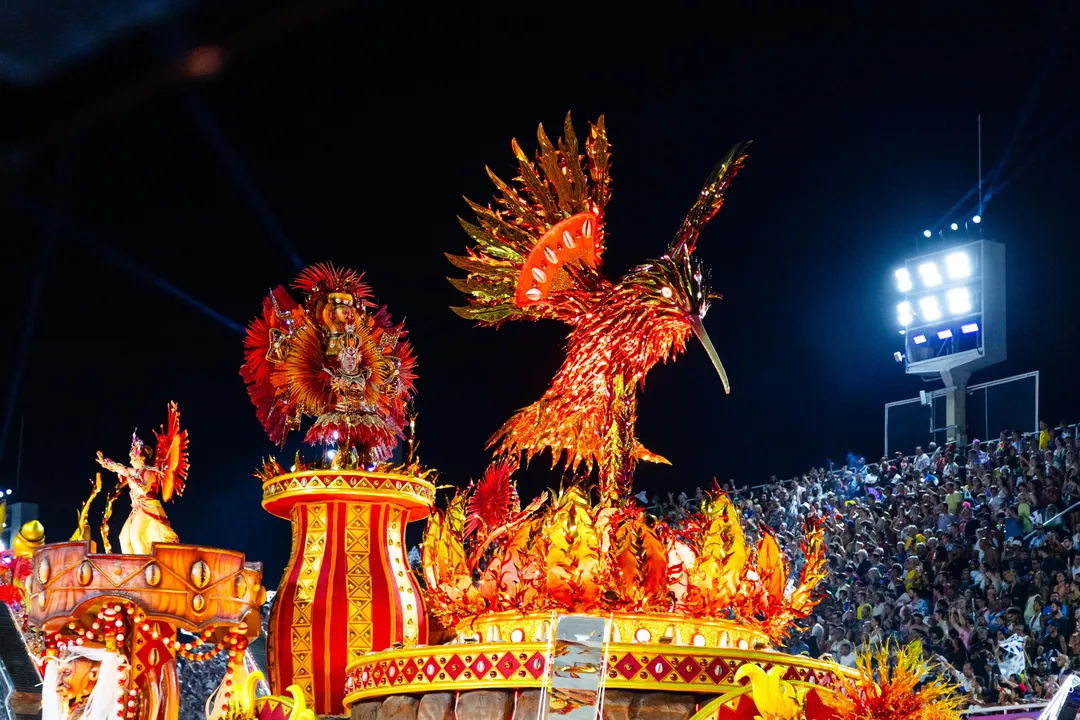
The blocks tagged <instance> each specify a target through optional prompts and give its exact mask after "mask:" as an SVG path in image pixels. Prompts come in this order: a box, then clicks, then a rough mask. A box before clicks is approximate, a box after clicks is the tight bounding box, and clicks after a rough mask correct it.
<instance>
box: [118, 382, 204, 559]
mask: <svg viewBox="0 0 1080 720" xmlns="http://www.w3.org/2000/svg"><path fill="white" fill-rule="evenodd" d="M154 435H155V436H156V439H157V449H156V450H155V449H154V448H150V447H148V446H146V445H144V444H143V441H142V440H140V439H139V436H138V434H137V431H136V433H132V435H131V451H130V452H129V453H128V457H129V458H130V459H131V465H130V466H127V465H121V464H120V463H118V462H114V461H113V460H110V459H109V458H107V457H105V456H104V455H103V454H102V452H101V451H100V450H99V451H98V454H97V461H98V464H99V465H101V466H102V467H103V468H105V469H106V470H108V471H109V472H113V473H116V477H117V481H118V485H117V487H116V490H115V491H114V495H115V494H118V493H119V491H120V489H121V488H122V487H124V486H126V487H127V488H128V491H129V493H130V495H131V514H130V515H128V519H127V522H125V523H124V527H123V528H121V530H120V551H121V552H122V553H124V554H126V555H149V554H150V549H151V546H152V545H153V544H154V543H156V542H158V543H175V542H178V540H179V538H178V536H177V534H176V532H175V531H174V530H173V529H172V526H171V525H170V524H169V518H168V517H167V516H166V515H165V508H164V507H163V506H162V503H163V502H169V501H170V500H172V498H173V496H178V495H182V494H183V493H184V482H185V481H186V480H187V473H188V467H189V464H188V432H187V430H183V431H181V430H180V411H179V410H178V409H177V407H176V403H175V402H172V403H169V419H168V424H167V425H166V426H162V428H161V431H160V432H156V431H155V433H154ZM155 458H156V459H157V465H151V464H150V463H152V462H154V459H155ZM110 507H111V504H110Z"/></svg>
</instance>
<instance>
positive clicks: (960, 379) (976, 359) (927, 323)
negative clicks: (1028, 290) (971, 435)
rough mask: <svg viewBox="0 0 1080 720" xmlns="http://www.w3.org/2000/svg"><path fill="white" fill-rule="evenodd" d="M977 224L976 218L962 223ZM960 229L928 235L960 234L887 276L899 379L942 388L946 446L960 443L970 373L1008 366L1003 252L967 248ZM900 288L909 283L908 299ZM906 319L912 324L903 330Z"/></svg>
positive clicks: (993, 247) (975, 245)
mask: <svg viewBox="0 0 1080 720" xmlns="http://www.w3.org/2000/svg"><path fill="white" fill-rule="evenodd" d="M981 220H982V218H980V217H979V216H977V215H976V216H974V217H971V218H970V219H969V220H968V221H967V223H976V224H977V223H979V222H981ZM960 225H965V223H963V222H959V221H957V222H956V223H953V222H952V221H951V220H950V221H949V222H947V223H945V224H944V225H942V226H941V228H935V229H934V230H933V233H937V232H938V229H942V230H949V228H951V227H955V228H957V230H955V231H953V232H951V233H949V234H947V235H944V234H943V235H942V239H943V240H944V239H945V238H952V239H953V241H952V242H948V243H947V244H946V243H943V246H942V247H940V248H937V249H934V250H929V251H925V252H923V253H921V254H918V255H915V256H912V257H908V258H907V259H905V260H904V262H903V263H902V269H900V270H898V269H895V267H894V268H893V269H892V271H891V272H892V277H893V278H894V281H895V282H896V287H897V288H898V289H899V290H900V291H901V292H900V295H901V296H900V297H898V298H896V299H895V300H893V301H892V303H893V304H892V305H891V307H895V308H896V309H897V315H896V316H895V317H897V318H898V319H900V320H901V322H900V324H899V325H894V326H893V327H896V328H902V329H903V330H904V333H903V334H902V335H901V337H902V338H903V343H904V363H903V367H904V372H905V373H907V374H909V375H922V376H924V378H925V377H926V376H934V375H936V376H939V377H940V378H941V380H942V381H943V382H944V384H945V391H944V394H945V398H946V403H945V423H944V425H943V426H942V428H943V429H944V430H945V432H946V433H947V434H946V439H948V440H949V441H950V442H953V441H955V442H962V441H963V438H964V436H965V433H966V429H967V420H966V410H965V403H966V395H965V393H966V388H967V383H968V379H969V378H970V377H971V373H972V372H974V371H976V370H980V369H982V368H985V367H989V366H990V365H994V364H995V363H999V362H1001V361H1003V360H1005V358H1006V347H1005V329H1006V328H1005V246H1004V245H1002V244H1001V243H999V242H991V241H989V240H965V239H963V238H962V237H961V236H960V232H962V231H963V229H964V228H962V227H959V226H960ZM968 227H970V225H968ZM933 233H924V234H927V236H928V237H932V235H933ZM902 270H906V271H907V274H905V273H904V272H903V271H902ZM904 280H909V281H911V287H910V288H909V289H908V290H906V291H905V290H904V288H906V287H908V285H907V283H905V282H904ZM897 303H900V304H897ZM904 303H910V306H911V309H912V311H910V312H906V311H908V310H909V306H908V305H905V304H904ZM909 317H910V318H911V322H906V321H907V320H908V318H909ZM934 422H937V421H934ZM935 432H936V430H935ZM940 441H941V439H940V438H939V439H938V442H939V444H940Z"/></svg>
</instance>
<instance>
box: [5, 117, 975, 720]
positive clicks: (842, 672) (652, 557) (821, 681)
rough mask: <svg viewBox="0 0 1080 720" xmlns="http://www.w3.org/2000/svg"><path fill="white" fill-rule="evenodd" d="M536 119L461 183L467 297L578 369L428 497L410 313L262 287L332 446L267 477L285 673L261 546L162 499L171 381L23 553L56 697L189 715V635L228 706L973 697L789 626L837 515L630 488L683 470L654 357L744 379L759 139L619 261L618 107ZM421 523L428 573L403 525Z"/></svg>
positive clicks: (638, 713) (478, 711) (267, 421)
mask: <svg viewBox="0 0 1080 720" xmlns="http://www.w3.org/2000/svg"><path fill="white" fill-rule="evenodd" d="M537 140H538V144H539V149H538V151H537V152H536V154H535V156H534V157H530V156H529V155H527V154H526V153H525V151H524V150H523V149H522V147H521V146H520V145H519V144H518V143H517V141H514V142H513V143H512V149H513V153H514V155H515V158H516V161H517V169H516V177H515V178H514V179H513V180H512V181H511V182H506V181H503V180H502V179H500V178H499V177H498V176H497V175H496V174H495V173H493V172H491V171H490V170H489V171H488V174H489V175H490V177H491V179H492V181H493V182H494V184H495V186H496V189H497V191H498V194H497V196H496V197H495V200H494V203H493V204H490V205H481V204H478V203H472V202H469V207H470V209H471V211H472V213H473V214H474V215H475V219H473V220H461V224H462V226H463V227H464V229H465V231H466V233H467V234H468V236H469V238H470V241H471V242H470V244H469V246H468V247H467V248H466V250H465V252H464V254H461V255H449V256H448V257H449V260H450V262H451V263H452V264H453V266H454V267H455V268H457V269H458V270H460V271H461V272H463V273H464V277H459V278H454V279H452V280H451V283H453V285H454V286H455V287H456V288H457V289H459V290H460V291H461V292H463V293H464V294H465V296H466V297H467V299H468V303H467V304H466V305H465V306H464V307H458V308H454V311H455V312H456V313H457V314H458V315H460V316H462V317H464V318H466V319H468V320H472V321H474V322H475V323H476V324H478V325H482V326H488V327H498V326H499V325H501V324H502V323H504V322H510V321H521V320H544V321H556V322H561V323H563V324H565V325H566V326H567V328H568V331H567V339H566V353H565V358H564V360H563V363H562V365H561V366H560V367H559V369H558V370H557V372H556V373H555V376H554V377H553V379H552V380H551V383H550V384H549V386H548V388H547V390H546V391H545V392H544V393H543V396H542V397H541V398H539V399H538V400H537V401H536V402H535V403H533V404H531V405H529V406H528V407H525V408H523V409H521V410H519V411H518V412H516V413H515V414H514V415H513V416H512V417H511V418H510V419H509V420H508V421H507V422H506V424H504V425H503V426H502V427H501V428H498V429H495V431H494V434H493V435H492V437H491V440H490V443H489V445H490V448H491V449H492V451H493V458H492V462H491V464H490V465H489V466H488V467H487V468H486V470H484V471H483V473H482V474H481V476H480V478H479V480H477V481H475V482H472V483H469V484H468V486H467V487H464V488H460V489H458V490H457V491H456V492H455V493H454V494H453V495H448V496H446V497H442V498H439V502H436V490H437V487H436V485H435V482H436V474H435V472H434V471H433V470H432V469H429V468H425V467H423V466H422V464H421V463H420V460H419V457H418V454H417V446H416V437H415V427H416V426H415V415H414V414H413V413H412V410H411V408H412V398H413V393H414V390H415V388H414V381H415V379H416V374H415V370H416V359H415V355H414V352H413V348H412V345H411V343H410V342H409V340H408V336H407V333H406V331H405V328H404V326H403V325H402V324H400V323H395V322H394V321H393V320H392V319H391V316H390V313H389V311H388V310H387V308H386V307H385V306H380V305H379V304H378V303H377V302H375V300H374V293H373V291H372V289H371V288H370V287H369V286H368V285H367V284H366V283H365V282H364V280H363V278H362V276H361V274H360V273H358V272H355V271H353V270H349V269H346V268H341V267H337V266H334V265H331V264H320V265H315V266H312V267H310V268H308V269H306V270H304V271H303V272H301V273H300V275H299V276H298V277H297V278H296V280H295V281H294V282H293V284H292V286H291V288H289V289H286V288H285V287H281V286H279V287H277V288H275V289H274V290H272V291H271V292H270V293H269V295H268V296H267V297H266V298H265V299H264V301H263V303H262V310H261V312H260V313H259V315H258V316H257V317H256V319H255V320H254V321H253V322H252V323H251V324H250V325H249V327H248V331H247V335H246V338H245V342H244V363H243V365H242V368H241V375H242V376H243V379H244V381H245V383H246V385H247V389H248V392H249V395H250V398H251V400H252V403H253V404H254V406H255V409H256V413H257V416H258V419H259V421H260V422H261V423H262V425H263V427H264V429H265V430H266V432H267V435H268V436H269V438H270V439H271V440H272V441H273V442H275V443H276V444H278V445H281V446H284V443H285V440H286V438H287V436H288V435H289V434H290V433H291V432H293V431H299V430H301V429H302V426H303V425H305V423H306V424H307V428H306V430H305V434H304V441H305V443H306V444H308V445H309V446H312V447H313V451H312V452H311V453H310V456H305V455H304V454H303V453H296V454H295V455H294V456H293V457H292V458H290V459H289V460H286V461H284V462H282V461H279V460H278V459H276V458H273V457H271V458H269V459H267V460H265V461H264V462H263V464H262V466H261V467H260V468H259V469H258V470H257V472H256V476H257V477H258V478H259V479H260V481H261V482H262V498H263V499H262V505H263V508H264V509H265V510H266V511H267V512H269V513H271V514H273V515H275V516H277V517H280V518H282V519H284V520H287V521H288V522H289V524H290V526H291V532H292V551H291V556H290V559H289V562H288V565H287V567H286V569H285V571H284V573H283V574H282V578H281V582H280V584H279V586H278V589H277V592H276V594H275V595H274V600H273V605H272V609H271V613H270V621H269V624H268V629H267V665H268V667H267V668H266V670H267V673H266V674H267V676H268V680H269V692H270V693H271V694H270V695H267V694H266V691H265V689H261V688H262V685H263V679H262V673H261V672H259V671H258V670H257V669H255V668H254V667H253V666H252V665H251V664H249V663H246V662H244V660H243V658H244V654H245V653H244V650H245V648H246V646H247V644H248V643H249V642H250V641H251V640H252V639H253V638H254V637H255V636H256V635H257V634H258V633H259V628H260V623H259V622H258V620H257V618H258V617H259V616H258V612H259V607H260V605H261V604H262V602H263V600H264V598H265V591H264V590H263V588H262V585H261V581H262V574H261V566H259V565H258V564H254V563H249V562H246V560H245V558H244V557H243V556H242V555H240V554H238V553H235V552H231V551H228V550H218V549H213V548H205V547H201V546H198V545H181V544H179V543H178V538H177V537H176V534H175V533H174V532H173V531H172V529H171V527H170V525H169V523H168V519H167V517H166V515H165V511H164V505H163V503H166V502H168V501H169V500H171V499H173V498H174V497H176V496H179V495H180V494H181V493H182V492H183V489H184V484H185V482H186V480H187V473H188V460H187V451H188V438H187V434H186V433H185V432H184V431H182V430H181V429H180V424H179V413H178V410H177V407H176V405H175V404H171V405H169V407H168V416H167V422H166V423H165V425H163V426H162V428H161V430H160V432H158V433H156V443H155V445H154V447H153V448H151V447H150V446H149V445H144V444H143V443H142V441H141V440H139V438H138V437H137V436H136V437H133V440H132V444H131V448H130V453H129V461H130V462H129V464H121V463H117V462H114V461H112V460H109V459H107V458H105V457H104V456H103V455H102V454H101V453H99V455H98V461H99V463H100V464H101V465H102V466H103V468H105V469H106V470H107V471H109V472H111V473H113V474H115V475H116V477H117V479H118V484H117V485H116V489H115V490H114V491H113V494H112V495H111V496H110V497H109V500H108V503H107V509H106V512H105V519H104V521H103V525H102V528H101V539H102V547H103V550H104V552H98V551H97V547H96V544H95V542H94V541H93V539H92V538H91V532H90V527H89V524H88V522H87V520H86V512H87V510H86V507H87V506H88V505H89V500H88V501H87V506H84V508H83V511H82V512H81V513H80V521H79V529H78V530H77V531H76V534H75V536H73V537H72V539H71V541H70V542H67V543H58V544H42V545H41V546H40V547H36V548H34V549H32V553H33V561H32V563H25V567H23V569H22V571H21V573H20V577H23V578H25V608H26V616H27V618H28V628H30V630H31V631H32V632H37V633H39V634H40V635H39V636H40V643H39V647H37V649H36V651H35V652H36V653H37V655H38V657H39V658H40V661H41V666H42V668H43V676H44V679H45V681H44V688H43V698H42V701H43V705H44V707H45V715H44V717H45V719H46V720H57V719H58V718H73V717H82V718H87V719H88V720H104V719H105V718H113V717H116V718H121V719H122V720H136V719H137V720H159V719H160V720H173V719H174V718H176V717H177V710H176V701H175V697H176V674H175V663H176V658H177V656H178V655H181V656H187V657H193V658H196V659H198V658H202V657H206V656H210V655H211V654H214V653H228V657H229V663H228V669H227V672H226V676H225V677H224V678H223V679H222V683H221V686H220V688H219V690H218V691H217V692H216V693H215V694H214V696H213V697H212V698H210V699H208V701H207V706H206V714H207V716H208V717H210V718H212V719H214V720H217V719H218V718H229V719H231V720H240V719H242V718H244V719H246V718H256V717H258V718H265V719H267V720H270V719H271V718H272V719H274V720H286V718H290V719H291V720H302V719H303V718H311V717H314V716H315V715H319V716H328V715H331V716H332V715H341V714H345V713H348V714H351V716H352V718H353V719H354V720H381V719H384V718H387V719H388V718H394V719H409V720H411V719H413V718H418V717H422V718H425V719H430V720H451V719H454V718H457V719H461V720H473V719H477V720H524V719H532V718H537V719H540V718H556V717H560V718H568V719H574V720H584V719H586V718H588V719H590V720H592V719H594V718H599V717H603V718H635V719H642V720H646V719H653V718H655V719H656V720H660V719H664V720H667V719H669V718H670V719H672V720H674V719H675V718H679V719H681V720H686V719H687V718H693V719H694V720H743V719H745V720H752V719H754V718H760V719H762V720H796V719H799V718H805V719H809V720H816V719H818V718H822V719H824V718H834V719H836V720H874V719H877V718H881V719H882V720H884V718H899V719H901V720H949V719H952V718H959V707H960V702H959V700H958V697H957V695H956V694H955V693H954V689H955V688H954V686H953V685H951V684H950V683H949V682H947V681H945V680H942V679H941V678H940V677H939V676H938V674H936V673H933V672H931V668H930V665H929V664H928V662H927V660H926V659H925V658H924V655H923V653H922V651H921V648H920V647H919V646H918V644H912V645H909V646H907V647H904V648H895V647H894V648H889V647H884V648H877V649H874V650H869V649H868V650H866V651H865V652H863V653H862V654H861V655H860V658H859V665H858V667H857V668H848V667H841V666H840V665H838V664H836V663H834V662H832V661H831V660H829V659H827V658H825V659H811V658H809V657H806V656H794V655H789V654H786V653H784V652H782V651H781V650H779V649H778V648H779V647H780V646H781V644H782V643H783V641H784V639H785V638H786V637H787V636H788V634H789V633H791V632H792V630H793V629H794V628H795V627H796V625H797V623H799V622H800V621H802V620H804V619H806V618H808V617H809V616H810V615H811V614H812V611H813V609H814V607H815V605H816V604H817V602H818V600H819V597H818V595H817V587H818V585H819V583H820V582H821V580H822V579H823V578H824V577H825V574H826V573H827V564H826V548H825V543H824V530H823V523H822V521H821V520H820V519H819V518H817V517H814V516H808V517H805V518H804V519H803V523H804V527H803V532H802V537H803V541H802V543H801V545H800V546H799V547H783V546H782V545H781V543H780V542H779V541H778V539H777V538H776V537H775V536H773V535H772V534H771V533H770V532H769V531H768V530H767V529H766V528H747V527H746V526H745V525H744V523H743V520H742V518H740V516H739V512H738V509H737V507H736V505H735V504H734V503H733V502H732V501H731V500H730V499H729V498H728V497H727V496H726V495H725V494H724V493H722V492H720V491H719V489H716V490H714V491H713V492H710V493H708V494H707V495H708V496H707V499H706V501H705V502H703V503H702V504H701V508H700V512H698V513H696V514H695V515H694V516H692V517H691V518H690V519H689V520H688V521H686V522H681V523H679V524H678V525H677V526H676V525H673V524H669V523H668V522H666V521H665V520H664V519H662V518H655V517H651V516H649V515H648V514H647V513H646V512H645V509H644V508H643V507H641V505H640V504H639V503H638V502H637V501H636V500H635V498H634V496H633V491H632V485H633V478H634V472H635V468H636V466H637V465H638V463H641V462H649V463H663V464H667V460H665V459H664V458H663V457H662V456H661V455H659V454H657V453H654V452H652V451H651V450H649V449H647V448H646V447H645V446H644V445H643V444H642V442H641V441H640V440H639V439H638V437H637V434H636V430H635V425H636V415H637V407H638V406H637V399H638V393H639V392H640V391H641V390H642V388H643V386H644V381H645V378H646V376H647V374H648V373H649V371H650V370H651V369H652V368H653V367H654V366H655V365H656V364H657V363H661V362H668V361H670V360H675V359H676V358H677V357H678V356H679V355H680V354H682V353H683V352H684V351H686V350H687V346H688V344H689V343H690V341H691V339H692V338H696V339H697V340H698V341H699V343H700V345H701V347H702V348H703V349H704V351H705V353H706V354H707V355H708V357H709V358H710V360H711V361H712V363H713V365H714V367H715V369H716V371H717V373H718V375H719V380H720V384H721V385H722V387H723V389H724V390H725V392H726V391H729V390H730V387H729V381H728V377H727V374H726V372H725V369H724V366H723V364H722V363H721V361H720V358H719V355H718V353H717V351H716V349H715V348H714V347H713V344H712V342H711V340H710V338H709V335H708V334H707V332H706V331H705V327H704V318H705V315H706V313H707V311H708V309H709V307H710V304H711V303H713V302H714V301H715V300H716V299H717V298H718V295H716V294H715V293H714V292H713V290H712V288H711V287H710V283H709V271H708V269H707V268H706V267H705V266H704V265H703V264H702V262H701V260H700V258H699V256H698V252H697V251H698V245H699V240H700V236H701V233H702V230H703V229H704V227H705V226H706V224H707V223H708V222H709V221H710V220H711V219H712V218H713V216H714V215H715V214H716V213H717V211H718V210H719V209H720V207H721V205H722V204H723V202H724V198H725V193H726V191H727V189H728V187H729V185H730V183H731V182H732V180H733V179H734V178H735V176H736V175H737V173H738V172H739V170H740V169H741V168H742V167H743V164H744V162H745V160H746V157H747V149H748V146H747V145H737V146H736V147H734V148H733V149H732V150H731V151H730V152H729V153H728V154H727V156H726V157H725V158H724V159H723V160H722V161H721V162H720V163H719V164H718V165H717V166H716V168H715V169H714V170H713V172H712V174H711V175H710V176H709V177H708V179H707V180H706V182H705V185H704V186H703V187H702V189H701V191H700V193H699V194H698V196H697V198H696V199H695V200H694V202H693V204H692V206H691V208H690V211H689V212H688V213H687V216H686V219H685V220H684V221H683V223H682V224H681V226H680V227H679V228H678V229H677V231H676V233H675V235H674V237H673V239H672V240H671V241H670V242H669V243H668V245H667V246H666V247H664V248H662V249H661V250H660V254H659V256H658V257H657V258H655V259H653V260H649V261H647V262H645V263H643V264H641V265H639V266H637V267H635V268H633V269H631V270H630V271H629V272H627V273H625V274H624V275H622V276H621V277H618V278H615V279H612V278H609V277H607V276H605V274H604V273H603V258H604V253H605V247H606V240H607V234H606V226H605V212H606V208H607V204H608V201H609V199H610V196H611V172H610V169H611V161H610V148H609V144H608V138H607V132H606V128H605V125H604V118H603V117H601V118H600V119H599V120H598V121H597V122H596V123H595V124H593V125H591V126H590V129H589V132H588V136H587V137H586V139H585V141H584V143H583V144H582V143H579V140H578V138H577V135H576V134H575V131H574V128H573V126H572V124H571V122H570V118H569V116H568V117H567V119H566V123H565V126H564V130H563V136H562V138H561V139H558V140H557V141H554V142H553V141H552V140H551V139H550V138H549V137H548V135H547V133H546V132H545V131H544V129H543V127H542V126H541V127H540V129H539V132H538V135H537ZM399 445H400V446H401V447H399ZM545 453H547V454H548V456H549V459H550V462H551V466H552V469H553V472H554V473H555V474H554V476H553V479H552V485H553V486H554V487H553V489H551V490H549V491H547V492H543V493H541V494H540V495H539V496H537V497H535V498H532V499H529V500H527V501H526V500H523V499H522V498H520V497H519V494H518V489H517V483H516V477H517V475H518V473H519V471H520V470H521V469H522V468H523V466H524V465H526V464H528V463H529V462H530V461H532V460H535V459H537V458H539V457H540V456H542V455H544V454H545ZM125 488H126V489H127V491H128V492H129V494H130V497H131V503H132V511H131V514H130V516H129V518H128V520H127V522H126V523H125V524H124V527H123V529H122V530H121V532H120V548H119V550H120V552H118V553H114V552H113V550H112V547H111V545H110V542H109V529H108V520H109V516H110V515H111V507H112V501H113V500H114V499H115V498H116V497H117V496H118V495H119V494H120V493H121V492H122V491H123V490H124V489H125ZM99 491H100V480H99V481H98V483H97V485H96V486H95V489H94V493H95V494H96V493H97V492H99ZM92 497H93V496H91V499H92ZM437 506H438V507H437ZM425 518H426V520H427V522H426V527H425V528H424V533H423V539H422V542H421V554H422V560H421V566H422V572H421V573H420V577H417V576H415V575H414V573H413V570H412V569H411V568H410V566H409V561H408V558H407V552H406V544H405V529H406V526H407V525H408V524H409V523H410V522H414V521H419V520H423V519H425ZM31 535H33V533H32V532H31ZM39 539H40V538H39ZM25 554H26V553H25V551H24V555H25ZM16 604H17V603H16ZM181 630H183V631H186V632H190V633H194V634H195V636H196V637H197V641H196V642H193V643H188V642H181V640H180V639H179V636H178V632H179V631H181Z"/></svg>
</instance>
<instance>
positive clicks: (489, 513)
mask: <svg viewBox="0 0 1080 720" xmlns="http://www.w3.org/2000/svg"><path fill="white" fill-rule="evenodd" d="M513 472H514V463H513V462H512V461H509V460H506V459H503V460H498V461H496V462H493V463H492V464H491V465H488V467H487V470H485V471H484V475H483V477H481V478H480V482H478V483H477V484H476V487H475V488H474V489H473V493H472V497H470V498H469V506H468V508H467V510H466V514H465V535H466V536H469V535H472V534H474V533H477V532H478V531H480V530H485V531H486V532H490V531H491V530H493V529H495V528H497V527H499V526H501V525H502V524H504V523H505V522H506V521H507V519H509V517H510V515H511V514H512V513H514V512H516V511H517V510H518V505H519V504H520V502H519V500H518V494H517V489H516V488H515V487H514V483H513V480H512V479H511V475H512V474H513Z"/></svg>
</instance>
